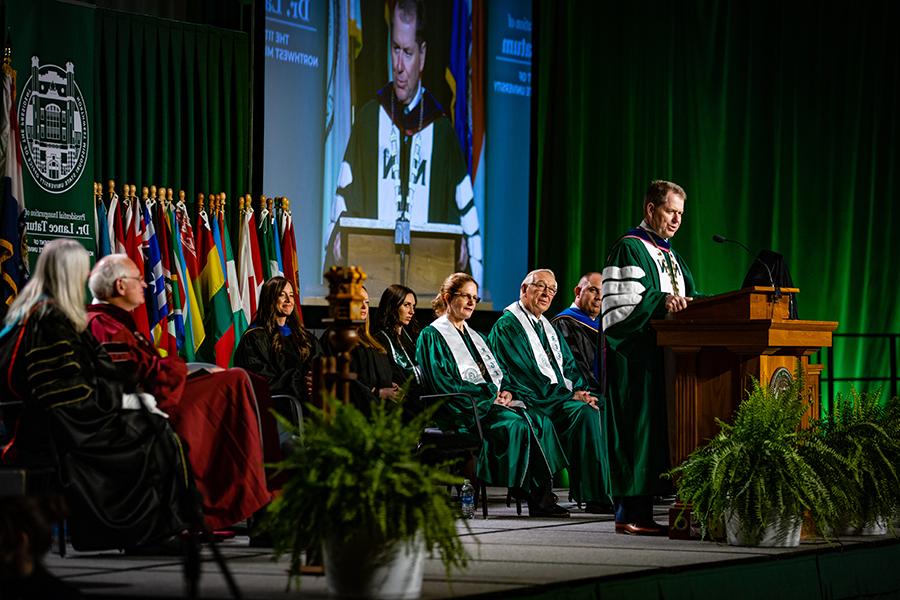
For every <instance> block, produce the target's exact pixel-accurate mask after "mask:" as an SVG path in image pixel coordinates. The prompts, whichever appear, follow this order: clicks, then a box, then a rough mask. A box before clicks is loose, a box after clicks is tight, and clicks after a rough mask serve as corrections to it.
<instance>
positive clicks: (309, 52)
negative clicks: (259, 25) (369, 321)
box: [263, 0, 343, 293]
mask: <svg viewBox="0 0 900 600" xmlns="http://www.w3.org/2000/svg"><path fill="white" fill-rule="evenodd" d="M329 5H330V3H329V2H325V1H324V0H318V1H315V2H313V1H311V0H267V1H266V49H265V53H266V75H265V79H266V92H265V98H266V99H265V114H266V118H265V125H264V136H265V153H266V160H265V164H264V166H263V190H265V192H266V194H269V195H272V196H287V197H289V198H290V200H291V210H292V211H293V213H294V214H296V215H303V221H304V222H305V223H310V224H318V223H321V222H322V172H323V169H324V162H323V161H324V155H323V153H324V143H325V141H324V131H325V113H326V106H325V87H326V76H327V74H328V70H329V69H328V65H327V64H326V58H327V56H328V51H327V49H326V43H327V42H328V11H329ZM342 150H343V149H342ZM297 232H298V234H300V232H301V228H298V229H297ZM322 248H324V242H323V241H322V235H321V232H320V230H319V227H314V226H313V227H308V228H304V229H302V234H301V235H300V236H299V239H297V254H298V255H299V256H303V257H310V260H309V262H308V263H307V265H308V267H309V268H307V269H304V270H302V272H301V274H300V277H301V282H300V287H301V289H302V290H304V292H307V293H308V290H310V289H316V290H322V289H323V287H322V284H321V273H320V269H319V264H321V263H319V264H317V262H318V260H313V259H312V257H316V258H317V259H318V257H320V256H321V255H322Z"/></svg>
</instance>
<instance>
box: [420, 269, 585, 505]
mask: <svg viewBox="0 0 900 600" xmlns="http://www.w3.org/2000/svg"><path fill="white" fill-rule="evenodd" d="M478 300H479V298H478V286H477V284H476V283H475V280H474V279H473V278H472V277H471V276H470V275H467V274H466V273H454V274H453V275H451V276H450V277H448V278H447V279H446V280H445V281H444V283H443V285H442V286H441V290H440V292H439V293H438V295H437V297H435V299H434V301H433V303H432V305H433V306H434V308H435V313H436V314H439V315H440V316H439V317H438V318H437V319H436V320H435V321H434V322H433V323H432V324H431V325H429V326H428V327H426V328H425V329H423V330H422V333H421V334H420V335H419V341H418V344H417V346H416V359H417V361H418V363H419V365H420V366H421V369H422V374H423V375H424V378H425V381H426V382H427V385H428V386H429V387H430V390H431V391H433V392H435V393H458V392H463V393H467V394H469V395H471V396H472V397H473V398H474V399H475V402H476V404H477V407H478V416H479V419H480V421H481V427H482V430H483V432H484V444H483V445H482V448H481V452H480V454H479V456H478V457H477V460H476V466H475V471H476V474H477V476H478V477H479V478H480V479H481V480H482V481H484V482H485V483H488V484H491V485H498V486H505V487H508V488H510V490H511V491H513V493H514V494H516V495H519V496H520V497H525V498H527V500H528V512H529V514H530V515H531V516H533V517H535V516H543V517H547V516H550V517H567V516H569V512H568V511H567V510H566V509H564V508H562V507H561V506H558V505H557V504H556V498H555V497H554V495H553V494H552V491H551V486H552V475H553V474H554V473H556V472H557V471H560V470H562V469H563V468H565V467H566V466H567V462H566V457H565V454H564V453H563V450H562V446H561V445H560V443H559V438H558V437H557V435H556V431H555V430H554V428H553V424H552V423H551V422H550V420H549V419H548V418H547V417H545V416H544V415H542V414H540V413H536V412H532V411H528V410H527V409H525V408H524V406H523V405H522V403H521V402H518V401H517V400H515V399H514V398H513V397H512V395H511V394H510V393H509V392H508V391H506V388H505V384H506V379H505V377H504V374H503V371H502V370H501V368H500V365H499V364H498V363H497V360H496V358H494V355H493V354H492V353H491V351H490V349H489V348H488V345H487V342H486V341H485V339H484V337H483V336H482V335H481V334H480V333H478V332H476V331H473V330H472V329H471V328H469V326H468V325H467V324H466V320H467V319H468V318H469V317H471V316H472V312H473V311H474V310H475V305H476V304H477V303H478ZM444 408H445V409H446V410H444V411H442V412H440V413H439V415H438V417H439V418H443V419H444V420H445V421H448V423H445V424H444V425H445V426H448V427H452V428H455V429H457V430H463V431H470V432H474V431H476V429H475V424H474V422H473V421H474V420H473V418H472V414H471V409H470V408H469V406H468V403H467V402H466V401H465V400H463V399H460V398H455V397H451V398H448V399H447V401H446V404H445V405H444Z"/></svg>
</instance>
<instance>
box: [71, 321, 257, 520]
mask: <svg viewBox="0 0 900 600" xmlns="http://www.w3.org/2000/svg"><path fill="white" fill-rule="evenodd" d="M88 319H89V320H88V330H89V331H90V333H91V334H92V335H93V336H94V337H95V338H97V340H99V341H100V342H101V343H103V345H104V347H105V348H106V349H107V351H108V352H109V354H110V356H111V357H112V359H113V361H114V362H115V363H116V364H117V365H119V367H120V369H122V370H123V371H124V372H125V373H126V374H127V375H128V376H129V380H130V381H129V383H130V389H127V390H126V391H135V390H140V391H144V392H148V393H150V394H153V396H155V397H156V400H157V402H158V403H159V408H160V410H162V411H163V412H165V413H168V415H169V422H170V423H171V424H172V427H173V428H174V429H175V431H176V432H178V434H179V435H180V436H181V438H182V439H183V440H184V441H185V442H186V445H187V446H188V449H189V452H188V459H189V462H190V464H191V469H192V470H193V472H194V478H195V481H196V483H197V488H198V489H199V490H200V493H201V495H202V496H203V513H204V519H205V521H206V525H207V527H209V528H210V529H217V528H221V527H227V526H229V525H233V524H235V523H237V522H239V521H242V520H244V519H246V518H247V517H248V516H250V515H252V514H253V513H254V512H256V511H257V510H259V509H260V508H262V507H263V506H265V505H266V504H267V503H268V502H269V500H271V495H270V494H269V491H268V489H267V487H266V478H265V472H264V469H263V454H262V443H261V441H260V440H261V433H260V427H259V414H258V411H257V404H256V399H255V396H254V394H253V388H252V386H251V384H250V380H249V379H248V377H247V374H246V373H245V372H244V371H243V370H242V369H228V370H225V371H221V372H216V373H203V374H194V375H192V376H190V377H188V376H187V367H186V366H185V363H184V361H182V360H181V359H180V358H177V357H165V358H164V357H162V356H160V355H159V353H158V352H157V351H156V349H155V348H154V347H153V345H152V344H150V342H149V341H148V340H147V339H146V338H144V337H143V336H142V335H141V334H140V333H139V332H138V331H137V327H136V326H135V323H134V319H133V318H132V316H131V313H129V312H127V311H125V310H123V309H121V308H119V307H117V306H113V305H111V304H92V305H90V306H89V307H88Z"/></svg>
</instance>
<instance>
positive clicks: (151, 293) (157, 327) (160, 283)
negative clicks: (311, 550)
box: [142, 200, 169, 356]
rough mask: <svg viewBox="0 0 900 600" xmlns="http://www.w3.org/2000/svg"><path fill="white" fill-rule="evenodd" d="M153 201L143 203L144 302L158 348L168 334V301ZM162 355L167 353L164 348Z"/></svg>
mask: <svg viewBox="0 0 900 600" xmlns="http://www.w3.org/2000/svg"><path fill="white" fill-rule="evenodd" d="M153 204H154V203H153V201H152V200H151V201H148V202H146V203H145V204H144V209H143V215H144V243H143V244H142V246H143V251H144V254H145V256H146V258H147V262H146V273H147V274H146V277H145V279H146V281H147V289H146V290H144V297H145V304H146V306H147V319H148V322H149V326H150V334H151V336H152V338H153V345H154V346H156V347H157V348H160V346H161V345H162V344H161V343H160V342H162V340H163V338H164V337H165V336H166V335H168V315H169V303H168V299H167V298H166V279H165V274H164V273H163V263H162V254H161V253H160V251H159V239H158V238H157V237H156V227H155V226H154V224H153V216H152V214H153V213H152V208H153ZM162 350H163V351H164V353H163V356H165V355H166V354H168V351H167V350H166V349H165V348H162Z"/></svg>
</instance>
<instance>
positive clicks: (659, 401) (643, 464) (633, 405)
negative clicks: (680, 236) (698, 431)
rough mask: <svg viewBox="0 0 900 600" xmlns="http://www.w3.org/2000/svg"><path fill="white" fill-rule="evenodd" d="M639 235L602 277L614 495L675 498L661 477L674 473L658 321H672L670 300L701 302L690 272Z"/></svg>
mask: <svg viewBox="0 0 900 600" xmlns="http://www.w3.org/2000/svg"><path fill="white" fill-rule="evenodd" d="M648 239H649V241H645V240H644V239H641V238H640V237H637V236H634V235H626V236H625V237H623V238H622V239H620V240H619V241H618V242H616V244H615V245H614V246H613V248H612V250H611V251H610V255H609V258H608V259H607V264H606V268H605V269H604V270H603V310H602V313H601V314H602V318H603V333H604V344H605V351H606V362H605V365H606V381H607V390H606V400H607V410H606V411H605V416H606V433H607V440H608V452H609V459H610V465H611V467H612V470H611V473H610V487H611V493H612V495H613V496H614V497H619V496H651V495H657V494H664V493H668V492H669V491H670V489H671V488H670V486H669V484H668V483H667V482H666V481H664V480H662V479H660V474H661V473H663V472H665V471H667V470H668V469H669V468H670V466H671V465H670V463H669V435H668V427H669V426H668V413H667V409H666V393H665V374H664V364H663V354H662V350H661V349H660V348H658V347H657V345H656V332H655V331H654V329H653V327H652V326H651V324H650V321H651V320H652V319H662V318H665V315H666V309H665V301H666V296H667V295H668V294H671V293H673V292H675V291H676V289H675V288H676V287H677V288H678V289H677V292H678V293H679V294H680V295H683V296H695V295H697V293H696V290H695V288H694V279H693V277H692V275H691V273H690V271H689V270H688V268H687V265H686V264H685V263H684V261H683V260H682V259H681V257H680V256H678V254H677V253H676V252H675V251H674V250H666V249H664V248H662V247H660V246H659V245H658V244H656V243H653V239H654V238H652V237H649V238H648Z"/></svg>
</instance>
